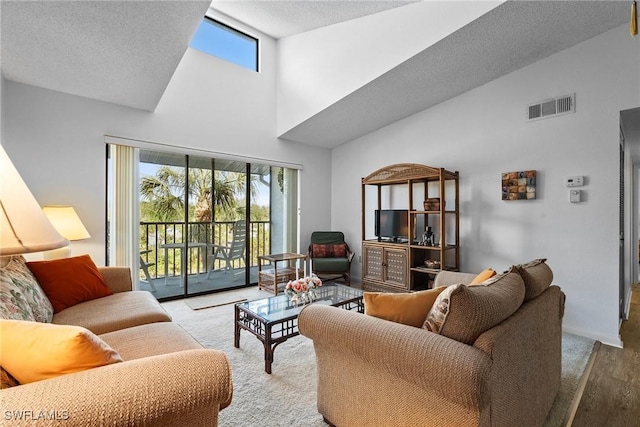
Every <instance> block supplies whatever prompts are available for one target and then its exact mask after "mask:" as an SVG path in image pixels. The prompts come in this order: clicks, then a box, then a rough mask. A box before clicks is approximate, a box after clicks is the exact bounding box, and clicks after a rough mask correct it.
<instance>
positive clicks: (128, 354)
mask: <svg viewBox="0 0 640 427" xmlns="http://www.w3.org/2000/svg"><path fill="white" fill-rule="evenodd" d="M100 338H101V339H102V340H103V341H104V342H106V343H107V344H109V345H110V346H111V347H112V348H114V349H116V350H117V351H118V353H120V355H121V356H122V358H123V359H124V360H134V359H140V358H143V357H149V356H157V355H159V354H167V353H175V352H177V351H182V350H196V349H201V348H202V345H200V343H198V341H196V340H195V338H193V337H192V336H191V335H189V334H188V333H187V332H186V331H185V330H184V329H182V327H181V326H180V325H178V324H177V323H173V322H161V323H150V324H148V325H140V326H134V327H133V328H127V329H122V330H119V331H114V332H109V333H106V334H102V335H100Z"/></svg>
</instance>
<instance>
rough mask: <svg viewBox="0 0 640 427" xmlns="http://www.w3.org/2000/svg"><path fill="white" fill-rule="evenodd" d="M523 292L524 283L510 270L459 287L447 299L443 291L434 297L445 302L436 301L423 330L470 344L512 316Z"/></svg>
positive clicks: (518, 305)
mask: <svg viewBox="0 0 640 427" xmlns="http://www.w3.org/2000/svg"><path fill="white" fill-rule="evenodd" d="M455 286H458V285H455ZM524 293H525V289H524V281H523V280H522V278H521V277H520V275H519V274H517V273H515V272H513V271H508V272H506V273H503V274H499V275H497V276H494V277H492V278H491V279H489V280H486V281H484V282H483V283H482V285H475V286H464V285H460V286H458V287H457V288H456V289H455V290H453V291H451V292H450V293H449V294H448V298H447V294H446V291H445V292H442V293H441V294H440V295H439V296H438V299H440V297H443V298H447V299H448V301H438V300H436V302H435V303H434V304H433V307H432V308H431V312H429V315H428V316H427V320H425V324H424V326H423V328H424V329H428V330H431V331H432V332H436V333H439V334H441V335H444V336H446V337H448V338H451V339H454V340H456V341H458V342H462V343H465V344H469V345H472V344H473V343H474V342H475V340H476V339H478V337H479V336H480V335H482V334H483V333H484V332H485V331H488V330H489V329H491V328H493V327H494V326H496V325H497V324H499V323H500V322H502V321H504V320H505V319H507V318H508V317H509V316H511V315H512V314H513V313H515V312H516V310H518V308H519V307H520V306H521V305H522V301H523V299H524Z"/></svg>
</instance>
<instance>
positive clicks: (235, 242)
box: [207, 220, 247, 279]
mask: <svg viewBox="0 0 640 427" xmlns="http://www.w3.org/2000/svg"><path fill="white" fill-rule="evenodd" d="M232 232H233V235H232V237H231V242H230V243H229V244H228V245H227V246H223V245H213V254H211V255H209V260H208V261H209V262H210V263H211V264H210V266H209V267H208V268H207V270H208V272H207V279H209V276H210V274H211V272H212V271H213V266H214V264H215V261H216V259H220V260H224V261H225V264H226V265H225V268H226V270H227V271H230V270H232V269H233V265H232V264H231V262H232V261H233V260H236V259H239V260H243V261H244V252H245V248H246V246H247V224H246V222H245V221H244V220H240V221H236V222H235V223H234V224H233V230H232Z"/></svg>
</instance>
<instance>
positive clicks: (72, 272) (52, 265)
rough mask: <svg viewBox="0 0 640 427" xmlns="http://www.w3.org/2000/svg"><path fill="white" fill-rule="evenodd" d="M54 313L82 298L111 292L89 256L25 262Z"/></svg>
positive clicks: (111, 293) (76, 302)
mask: <svg viewBox="0 0 640 427" xmlns="http://www.w3.org/2000/svg"><path fill="white" fill-rule="evenodd" d="M27 266H28V267H29V269H30V270H31V272H32V273H33V275H34V276H36V279H37V280H38V283H39V284H40V286H41V287H42V289H44V292H45V294H47V297H48V298H49V301H51V304H52V305H53V311H54V313H59V312H61V311H62V310H64V309H65V308H68V307H71V306H74V305H76V304H79V303H81V302H84V301H90V300H92V299H96V298H102V297H106V296H109V295H113V291H112V290H111V289H110V288H109V287H108V286H107V284H106V283H105V281H104V279H103V278H102V275H100V272H99V271H98V267H96V265H95V264H94V262H93V260H92V259H91V257H90V256H89V255H81V256H77V257H71V258H62V259H56V260H52V261H34V262H28V263H27Z"/></svg>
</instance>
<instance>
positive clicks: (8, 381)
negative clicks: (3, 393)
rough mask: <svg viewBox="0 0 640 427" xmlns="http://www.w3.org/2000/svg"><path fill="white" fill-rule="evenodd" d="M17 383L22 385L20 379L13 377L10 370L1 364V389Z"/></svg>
mask: <svg viewBox="0 0 640 427" xmlns="http://www.w3.org/2000/svg"><path fill="white" fill-rule="evenodd" d="M17 385H20V383H19V382H18V380H17V379H15V378H13V377H12V376H11V374H10V373H9V372H7V371H5V370H4V368H3V367H2V366H0V390H4V389H5V388H10V387H15V386H17Z"/></svg>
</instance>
